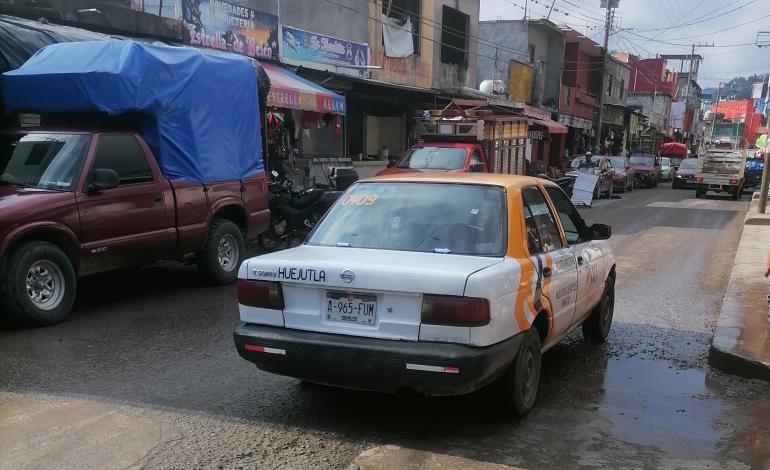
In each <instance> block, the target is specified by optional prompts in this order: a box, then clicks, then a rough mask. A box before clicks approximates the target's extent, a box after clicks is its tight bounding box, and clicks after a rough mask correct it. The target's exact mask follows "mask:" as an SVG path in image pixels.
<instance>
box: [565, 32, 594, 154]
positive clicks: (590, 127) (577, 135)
mask: <svg viewBox="0 0 770 470" xmlns="http://www.w3.org/2000/svg"><path fill="white" fill-rule="evenodd" d="M564 36H565V46H564V72H563V74H562V80H561V99H560V100H559V121H560V122H561V123H562V124H564V125H565V126H567V127H568V128H569V132H568V134H567V143H566V147H567V151H568V152H569V155H570V156H573V155H577V154H581V153H584V152H585V151H587V150H592V149H593V137H594V132H595V121H596V114H597V111H598V109H599V102H598V99H597V98H598V96H599V93H601V89H602V74H601V62H602V48H601V47H600V46H599V44H597V43H596V42H594V41H592V40H591V39H589V38H587V37H585V36H583V35H582V34H580V33H579V32H577V31H575V30H574V29H568V30H566V31H565V32H564Z"/></svg>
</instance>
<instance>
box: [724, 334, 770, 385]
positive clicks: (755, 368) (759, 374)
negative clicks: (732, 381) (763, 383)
mask: <svg viewBox="0 0 770 470" xmlns="http://www.w3.org/2000/svg"><path fill="white" fill-rule="evenodd" d="M709 364H711V365H712V366H713V367H716V368H717V369H719V370H721V371H722V372H727V373H728V374H732V375H737V376H740V377H744V378H746V379H762V380H767V381H768V382H770V366H768V365H767V364H765V363H764V362H761V361H757V360H756V359H752V358H750V357H746V356H743V355H741V354H737V353H735V352H729V351H726V350H724V349H720V348H719V347H717V346H716V345H714V343H713V342H712V343H711V347H710V348H709Z"/></svg>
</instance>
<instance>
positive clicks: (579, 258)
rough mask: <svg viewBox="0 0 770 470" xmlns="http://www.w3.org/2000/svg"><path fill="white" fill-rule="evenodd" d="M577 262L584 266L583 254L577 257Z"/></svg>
mask: <svg viewBox="0 0 770 470" xmlns="http://www.w3.org/2000/svg"><path fill="white" fill-rule="evenodd" d="M577 262H578V264H579V265H581V266H582V265H583V257H582V256H578V257H577Z"/></svg>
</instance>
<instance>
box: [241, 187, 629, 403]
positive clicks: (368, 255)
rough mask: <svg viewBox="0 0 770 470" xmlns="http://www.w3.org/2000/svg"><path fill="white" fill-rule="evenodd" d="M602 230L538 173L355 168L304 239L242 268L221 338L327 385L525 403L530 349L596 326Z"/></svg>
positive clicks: (611, 271)
mask: <svg viewBox="0 0 770 470" xmlns="http://www.w3.org/2000/svg"><path fill="white" fill-rule="evenodd" d="M610 232H611V230H610V227H609V226H607V225H601V224H595V225H592V226H590V227H588V226H587V225H586V224H585V222H584V221H583V219H582V217H581V216H580V214H579V213H578V211H577V210H576V209H575V207H574V206H573V205H572V203H571V202H570V200H569V198H568V197H567V196H566V195H565V194H564V192H563V191H562V190H561V189H559V187H558V186H557V185H556V184H554V183H551V182H548V181H545V180H543V179H538V178H532V177H524V176H510V175H487V174H477V175H474V174H467V173H466V174H460V173H454V174H440V175H437V174H432V175H399V176H396V177H384V178H375V179H371V180H364V181H361V182H358V183H356V184H355V185H354V186H353V187H351V188H350V189H349V190H348V192H347V193H346V194H345V195H344V196H342V198H340V199H339V200H338V201H337V202H336V203H335V205H334V206H333V207H332V209H331V210H330V211H329V212H328V213H327V215H326V217H325V218H324V219H323V220H322V221H321V222H320V223H319V224H318V226H317V227H316V229H315V231H314V232H313V233H311V234H310V236H309V238H308V239H307V240H306V242H305V243H304V244H303V245H302V246H299V247H296V248H292V249H289V250H285V251H280V252H275V253H270V254H265V255H262V256H258V257H255V258H251V259H249V260H247V261H245V262H244V263H243V264H242V265H241V269H240V272H239V280H238V287H237V290H238V303H239V312H240V319H241V323H240V325H239V326H238V327H237V328H236V330H235V334H234V339H235V345H236V348H237V350H238V353H239V354H240V355H241V357H243V358H244V359H246V360H248V361H251V362H253V363H254V364H256V365H257V367H259V368H260V369H262V370H265V371H268V372H272V373H275V374H281V375H287V376H291V377H296V378H299V379H301V380H304V381H308V382H315V383H320V384H325V385H332V386H339V387H345V388H354V389H363V390H374V391H381V392H396V391H397V390H401V389H411V390H415V391H417V392H420V393H424V394H428V395H460V394H466V393H470V392H473V391H475V390H478V389H480V388H482V387H485V386H487V385H492V386H493V387H494V389H493V391H495V392H496V393H497V397H498V400H499V403H498V406H499V409H500V410H501V412H502V411H509V412H512V413H515V414H520V415H521V414H525V413H527V412H528V411H530V410H531V408H532V406H533V404H534V402H535V397H536V395H537V389H538V382H539V376H540V364H541V353H542V352H545V351H548V350H549V349H550V348H552V347H554V346H555V345H556V344H558V343H559V341H561V339H562V338H564V337H565V336H566V335H568V334H569V333H570V332H571V331H572V330H573V329H575V328H577V327H578V326H581V325H582V329H583V334H584V335H585V337H586V338H587V339H589V340H594V341H603V340H604V339H606V338H607V336H608V334H609V329H610V325H611V323H612V317H613V309H614V307H613V305H614V298H615V289H614V285H615V261H614V258H613V255H612V249H611V247H610V244H609V242H608V241H606V240H607V239H608V238H609V237H610ZM511 282H514V283H517V284H518V285H511Z"/></svg>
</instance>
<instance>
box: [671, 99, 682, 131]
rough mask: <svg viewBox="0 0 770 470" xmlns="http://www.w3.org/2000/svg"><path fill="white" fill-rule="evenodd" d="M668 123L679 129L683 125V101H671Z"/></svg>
mask: <svg viewBox="0 0 770 470" xmlns="http://www.w3.org/2000/svg"><path fill="white" fill-rule="evenodd" d="M669 125H670V126H671V127H673V128H679V129H682V128H683V127H684V101H676V102H674V103H671V120H670V124H669Z"/></svg>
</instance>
